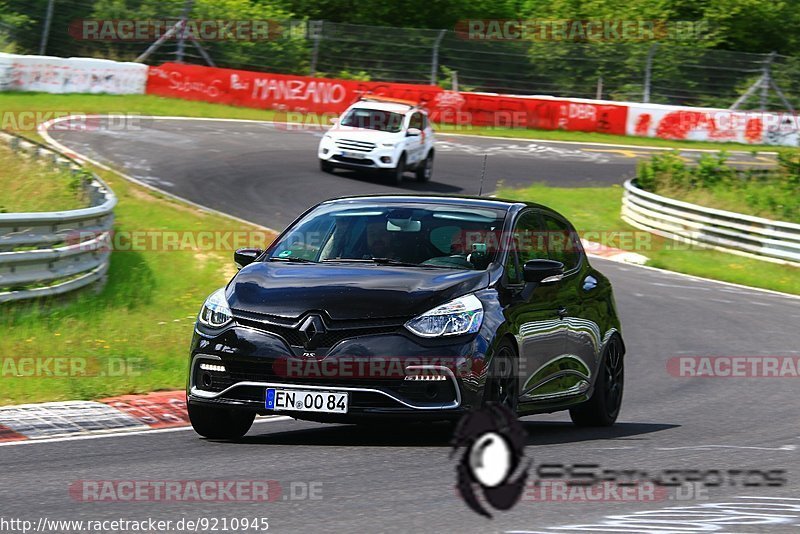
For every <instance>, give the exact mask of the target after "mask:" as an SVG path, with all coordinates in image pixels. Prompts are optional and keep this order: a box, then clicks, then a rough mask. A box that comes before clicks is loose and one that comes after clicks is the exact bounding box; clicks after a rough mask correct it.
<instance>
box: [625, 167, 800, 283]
mask: <svg viewBox="0 0 800 534" xmlns="http://www.w3.org/2000/svg"><path fill="white" fill-rule="evenodd" d="M624 187H625V192H624V194H623V197H622V219H623V220H624V221H625V222H627V223H628V224H630V225H632V226H635V227H636V228H639V229H641V230H646V231H648V232H651V233H653V234H656V235H660V236H662V237H666V238H669V239H674V240H676V241H680V242H683V243H689V244H692V245H698V246H702V247H706V248H713V249H717V250H722V251H725V252H731V253H734V254H739V255H743V256H749V257H753V258H757V259H760V260H765V261H771V262H775V263H783V264H790V265H795V266H798V267H800V224H794V223H789V222H782V221H774V220H771V219H764V218H761V217H753V216H750V215H743V214H741V213H734V212H731V211H724V210H718V209H713V208H706V207H703V206H698V205H697V204H690V203H688V202H682V201H680V200H674V199H671V198H667V197H662V196H660V195H656V194H654V193H650V192H648V191H645V190H643V189H641V188H639V187H638V186H637V185H636V181H635V180H628V181H627V182H625V186H624Z"/></svg>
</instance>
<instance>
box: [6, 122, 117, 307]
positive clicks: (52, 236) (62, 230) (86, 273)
mask: <svg viewBox="0 0 800 534" xmlns="http://www.w3.org/2000/svg"><path fill="white" fill-rule="evenodd" d="M0 142H2V143H6V144H8V145H9V146H10V147H11V148H12V149H13V150H14V151H17V152H21V153H23V154H26V155H27V156H28V157H31V158H35V159H39V158H47V159H48V160H49V161H50V162H52V164H53V165H55V166H58V167H62V168H65V169H70V170H71V171H72V172H76V173H77V172H83V169H82V167H81V165H80V164H79V163H78V162H76V161H75V160H73V159H71V158H69V157H67V156H65V155H64V154H61V153H59V152H56V151H54V150H53V149H51V148H49V147H47V146H45V145H43V144H40V143H37V142H36V141H33V140H30V139H26V138H24V137H21V136H19V135H16V134H10V133H8V132H0ZM84 187H85V188H86V193H87V195H88V197H89V206H90V207H88V208H81V209H77V210H70V211H52V212H37V213H0V303H2V302H9V301H15V300H22V299H30V298H37V297H46V296H54V295H60V294H63V293H67V292H70V291H74V290H76V289H80V288H83V287H86V286H88V285H90V284H92V283H94V282H96V281H98V280H103V279H104V278H105V274H106V272H107V271H108V264H109V258H110V255H111V253H110V247H109V246H108V244H109V242H110V235H111V229H112V225H113V223H114V211H113V210H114V206H116V204H117V197H116V195H114V193H113V191H111V189H110V188H109V187H108V185H106V183H105V182H103V180H101V179H100V178H99V177H98V176H97V175H96V174H94V173H92V174H91V179H89V180H86V181H85V183H84Z"/></svg>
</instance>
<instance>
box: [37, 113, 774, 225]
mask: <svg viewBox="0 0 800 534" xmlns="http://www.w3.org/2000/svg"><path fill="white" fill-rule="evenodd" d="M100 125H101V126H102V124H100ZM60 126H63V127H66V128H67V129H66V130H62V131H58V130H56V131H52V135H53V137H54V138H55V139H56V140H58V141H62V142H65V143H66V144H67V145H68V146H69V147H70V148H71V149H73V150H75V151H77V152H79V153H81V154H85V155H87V156H90V157H92V158H94V159H97V160H99V161H102V162H104V163H108V164H111V165H113V166H115V167H116V168H118V169H119V170H121V171H123V172H125V173H126V174H128V175H129V176H132V177H133V178H135V179H137V180H139V181H142V182H144V183H146V184H149V185H152V186H154V187H157V188H159V189H162V190H164V191H167V192H170V193H173V194H177V195H179V196H182V197H184V198H186V199H188V200H191V201H193V202H196V203H198V204H201V205H204V206H213V207H215V208H216V209H220V210H222V211H225V212H227V213H230V214H232V215H236V216H238V217H241V218H243V219H246V220H249V221H253V222H256V223H259V224H262V225H265V226H270V227H275V228H278V227H281V228H282V227H283V226H285V225H286V224H288V223H290V222H291V221H292V220H293V219H294V218H295V217H296V216H297V215H298V214H300V213H302V212H303V211H304V210H305V209H306V208H308V207H309V206H311V205H313V204H315V203H317V202H320V201H322V200H325V199H328V198H331V197H336V196H345V195H361V194H368V193H397V192H407V193H412V194H414V193H437V194H456V195H461V194H466V195H473V194H478V192H479V191H480V187H481V183H480V182H481V170H482V166H483V156H484V154H488V159H487V166H486V178H485V180H484V184H483V192H484V193H488V192H491V191H494V190H495V189H497V187H498V185H499V184H501V183H502V184H505V185H508V186H512V187H520V186H525V185H528V184H530V183H532V182H539V183H547V184H550V185H555V186H563V187H575V186H591V185H610V184H619V183H622V181H623V179H624V178H628V177H632V176H633V175H634V173H635V171H636V162H637V161H638V159H639V158H640V157H645V156H649V155H651V154H652V153H653V151H652V150H647V149H632V148H621V147H614V146H599V145H598V146H596V145H579V144H572V143H555V142H539V141H529V140H512V139H497V138H479V137H468V136H456V135H438V136H437V143H436V161H435V164H434V176H433V180H432V181H431V182H429V183H426V184H420V183H418V182H416V181H415V180H414V179H413V178H408V179H407V180H405V181H404V183H403V184H402V187H400V188H397V187H392V186H390V185H389V184H388V181H386V180H383V179H381V178H380V177H377V176H375V175H372V174H369V173H358V172H352V171H345V170H340V171H336V174H333V175H331V174H322V173H321V172H320V170H319V163H318V160H317V158H316V147H317V145H318V144H319V139H320V137H321V136H322V132H320V131H317V130H313V129H298V127H297V126H287V125H284V124H280V123H265V122H250V121H209V120H165V119H149V118H143V119H141V120H140V121H137V122H136V123H135V127H132V128H130V129H115V128H114V127H113V125H112V127H110V128H98V129H96V130H94V131H81V130H80V129H77V130H70V129H69V123H67V122H64V123H61V124H60ZM132 126H133V125H132ZM699 154H700V153H699V152H691V151H683V152H682V155H683V156H684V157H686V158H687V160H696V159H697V157H698V155H699ZM731 161H732V162H734V163H737V164H740V165H743V166H744V165H749V166H753V167H756V168H758V167H763V166H767V165H770V164H772V163H773V161H774V158H772V157H770V156H765V155H751V154H732V155H731ZM409 176H410V175H409Z"/></svg>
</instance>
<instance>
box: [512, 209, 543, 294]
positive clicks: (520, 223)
mask: <svg viewBox="0 0 800 534" xmlns="http://www.w3.org/2000/svg"><path fill="white" fill-rule="evenodd" d="M511 238H512V244H511V247H512V248H511V250H510V251H509V255H508V259H507V260H506V266H505V270H506V275H507V276H508V281H509V282H510V283H512V284H517V283H521V282H522V266H523V265H524V264H525V262H526V261H530V260H535V259H547V257H548V253H547V244H546V242H545V239H544V232H542V229H541V228H540V226H539V216H538V214H537V213H536V212H535V211H528V212H526V213H523V214H522V215H521V216H520V218H519V219H518V220H517V225H516V226H515V227H514V232H513V234H512V236H511Z"/></svg>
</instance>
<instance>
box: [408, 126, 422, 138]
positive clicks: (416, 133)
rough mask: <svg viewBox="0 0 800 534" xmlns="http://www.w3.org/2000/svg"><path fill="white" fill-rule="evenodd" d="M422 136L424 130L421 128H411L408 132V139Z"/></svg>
mask: <svg viewBox="0 0 800 534" xmlns="http://www.w3.org/2000/svg"><path fill="white" fill-rule="evenodd" d="M420 135H422V130H420V129H419V128H409V129H408V132H406V136H407V137H417V136H420Z"/></svg>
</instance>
